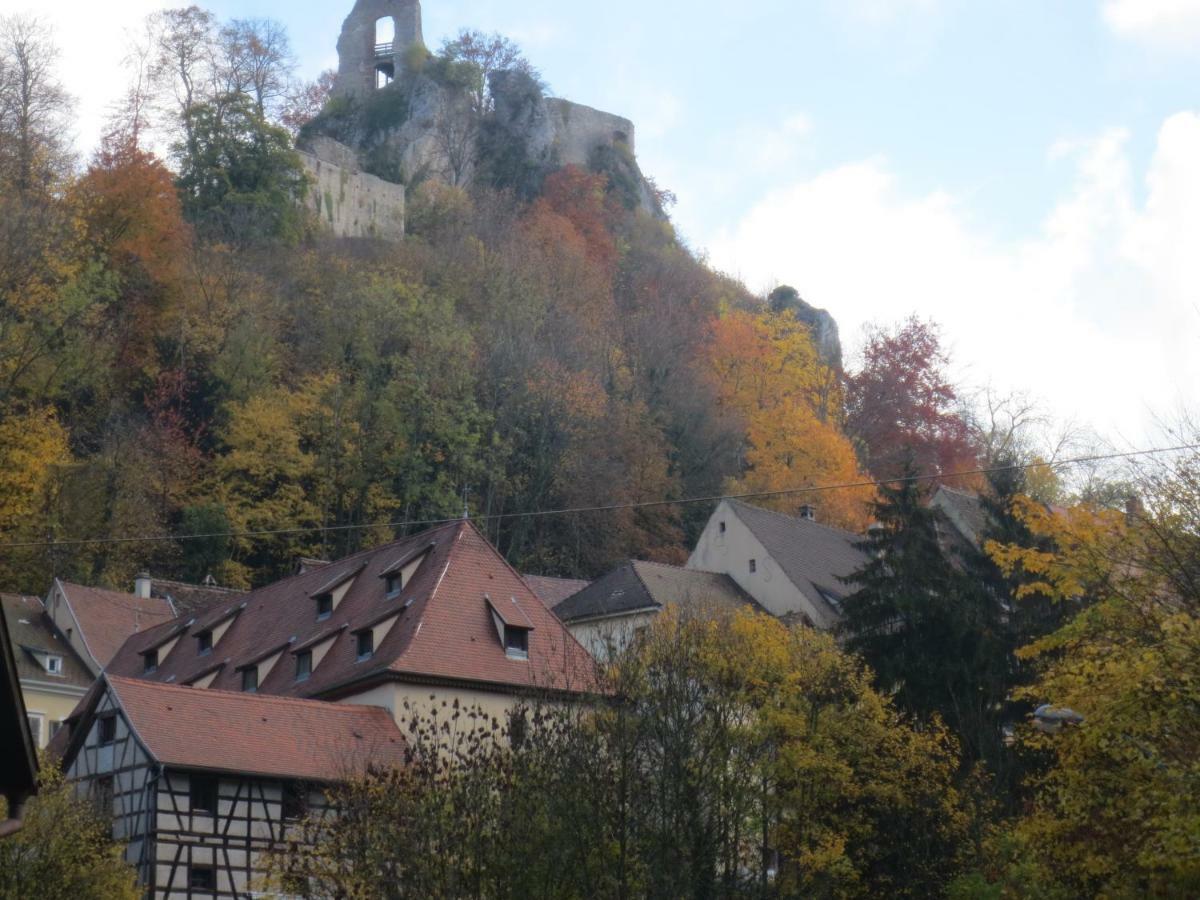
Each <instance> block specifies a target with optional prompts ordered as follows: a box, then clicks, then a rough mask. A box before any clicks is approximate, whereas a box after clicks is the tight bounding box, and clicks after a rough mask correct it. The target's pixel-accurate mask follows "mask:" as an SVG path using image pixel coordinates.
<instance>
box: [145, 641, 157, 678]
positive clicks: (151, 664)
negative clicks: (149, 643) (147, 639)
mask: <svg viewBox="0 0 1200 900" xmlns="http://www.w3.org/2000/svg"><path fill="white" fill-rule="evenodd" d="M157 671H158V648H157V647H155V648H154V649H153V650H147V651H146V652H145V653H143V654H142V674H143V675H149V674H151V673H153V672H157Z"/></svg>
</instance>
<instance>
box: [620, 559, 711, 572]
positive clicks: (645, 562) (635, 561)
mask: <svg viewBox="0 0 1200 900" xmlns="http://www.w3.org/2000/svg"><path fill="white" fill-rule="evenodd" d="M629 562H630V563H632V564H633V565H635V566H658V567H659V568H660V569H674V570H675V571H676V572H690V573H694V574H696V575H724V574H726V573H724V572H710V571H709V570H708V569H690V568H688V567H687V566H677V565H675V563H664V562H655V561H654V560H652V559H631V560H629Z"/></svg>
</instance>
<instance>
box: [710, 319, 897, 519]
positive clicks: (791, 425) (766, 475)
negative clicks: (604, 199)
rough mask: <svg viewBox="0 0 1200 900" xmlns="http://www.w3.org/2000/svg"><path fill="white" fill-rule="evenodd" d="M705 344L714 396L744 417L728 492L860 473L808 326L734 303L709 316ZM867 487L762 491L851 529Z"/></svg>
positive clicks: (858, 477) (779, 504)
mask: <svg viewBox="0 0 1200 900" xmlns="http://www.w3.org/2000/svg"><path fill="white" fill-rule="evenodd" d="M712 332H713V333H712V341H711V343H710V346H709V363H710V371H711V373H712V378H713V380H714V382H715V384H716V387H717V391H718V402H719V403H720V404H721V405H722V406H725V407H728V408H732V409H734V410H736V412H737V413H738V414H739V415H741V416H742V417H743V419H744V420H745V422H746V443H747V446H746V450H745V467H746V468H745V473H744V474H743V476H742V477H741V478H740V479H738V480H736V481H735V482H734V483H732V484H731V485H730V486H729V489H730V490H731V491H732V492H735V493H752V492H759V491H761V492H764V493H770V492H773V491H783V490H792V489H795V488H803V487H820V486H823V485H832V484H854V483H858V482H863V481H865V480H867V478H866V476H864V475H863V474H862V472H861V470H860V469H859V466H858V460H857V458H856V456H855V453H854V448H853V446H852V445H851V443H850V441H849V439H848V438H847V437H846V436H845V435H844V434H843V433H842V431H841V429H840V427H839V422H838V416H837V415H836V414H835V413H836V411H837V410H838V409H840V406H841V397H840V393H839V391H838V389H837V387H836V379H835V378H834V377H833V373H832V372H831V370H830V369H829V368H828V367H827V366H826V365H825V364H824V363H823V362H822V361H821V359H820V356H819V354H818V353H817V350H816V347H815V346H814V345H813V341H812V336H811V334H810V331H809V329H808V327H807V326H805V325H804V324H802V323H801V322H799V321H798V320H797V319H796V318H795V315H794V314H793V313H791V312H786V313H782V314H772V313H761V314H758V315H754V314H751V313H747V312H742V311H740V310H735V311H732V312H730V313H728V314H727V315H725V316H724V317H723V318H721V319H719V320H718V321H717V322H715V323H714V325H713V329H712ZM873 498H874V490H873V489H872V488H870V487H862V488H856V489H852V490H838V491H828V492H823V493H817V494H807V495H806V494H793V495H788V496H784V497H780V498H763V502H764V504H765V505H770V506H773V507H775V508H777V509H780V510H781V511H786V512H794V511H795V510H796V509H798V508H799V507H800V506H801V505H803V504H805V503H813V504H814V505H818V506H819V507H820V509H821V518H822V520H823V521H825V522H829V523H830V524H833V525H839V526H841V527H843V528H848V529H850V530H853V531H858V530H861V529H862V528H863V527H864V526H865V525H866V524H867V518H868V513H867V504H868V503H869V502H870V501H871V500H872V499H873Z"/></svg>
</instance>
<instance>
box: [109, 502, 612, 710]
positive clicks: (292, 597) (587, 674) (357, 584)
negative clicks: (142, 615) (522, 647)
mask: <svg viewBox="0 0 1200 900" xmlns="http://www.w3.org/2000/svg"><path fill="white" fill-rule="evenodd" d="M422 547H424V548H428V549H429V552H428V553H427V554H426V555H425V557H424V559H423V560H422V562H421V564H420V566H419V567H418V568H417V570H416V572H415V573H414V574H413V576H412V578H411V579H410V580H409V582H408V583H407V584H405V585H403V589H402V590H401V592H400V594H399V595H398V596H394V597H390V598H389V597H388V596H387V588H386V579H384V578H382V577H381V576H382V575H383V574H384V573H386V572H388V571H389V570H390V569H391V568H392V567H393V565H394V563H395V561H396V560H397V559H400V558H403V557H404V556H405V555H407V554H410V553H411V552H412V551H414V550H415V549H417V548H422ZM353 572H357V573H358V574H357V575H356V576H355V578H354V580H353V582H352V584H351V585H350V586H349V589H348V590H347V591H346V593H345V595H344V596H343V597H342V598H341V600H340V602H339V603H338V606H337V608H336V609H335V610H334V611H333V613H332V615H331V616H329V617H328V618H327V619H325V620H324V621H318V620H317V617H316V605H315V601H314V600H313V594H314V592H316V591H318V590H319V589H321V588H326V587H327V586H328V585H329V584H330V583H331V582H334V581H335V580H337V579H338V578H340V576H341V575H342V574H343V573H353ZM488 598H491V600H492V601H493V602H495V603H500V604H504V605H505V606H506V609H508V610H512V611H513V614H514V615H517V614H519V616H520V617H521V618H522V621H524V620H528V623H529V624H530V625H531V626H532V628H533V630H532V632H531V633H530V637H529V659H528V660H517V659H512V658H510V657H509V656H508V655H507V654H506V652H505V648H504V646H503V645H502V643H501V640H500V638H499V636H498V635H497V631H496V626H495V623H494V621H493V619H492V612H491V610H490V609H489V607H488ZM242 605H244V607H245V608H244V609H242V610H241V612H240V613H239V614H238V615H237V617H236V618H235V619H234V620H233V623H232V625H230V627H229V630H228V632H227V633H226V634H225V635H224V636H223V637H221V638H220V640H219V641H218V642H217V644H216V646H215V647H214V648H213V650H212V652H211V654H208V655H206V656H199V655H198V653H197V647H196V642H195V640H194V639H193V638H194V635H196V634H197V633H199V632H201V631H204V630H206V629H207V628H209V627H211V626H212V624H213V623H214V622H217V621H219V620H220V619H222V618H225V617H226V616H227V615H228V613H229V611H230V610H231V609H232V608H234V607H235V606H242ZM389 612H394V613H395V616H396V620H395V624H394V625H393V626H392V628H391V629H390V631H388V632H387V634H386V636H384V637H382V639H381V640H380V642H379V644H378V646H376V647H375V648H374V654H373V655H372V657H371V658H370V659H368V660H365V661H359V659H358V656H357V647H356V643H357V641H356V638H355V633H356V632H357V631H359V630H362V629H366V628H370V627H372V626H374V625H376V624H378V623H380V621H381V619H383V620H386V617H387V614H388V613H389ZM170 628H171V626H169V625H168V626H159V627H158V628H155V629H152V630H151V631H150V632H148V633H146V634H143V635H138V636H137V637H135V638H133V639H131V640H129V641H128V643H127V644H126V645H125V647H124V648H123V649H122V650H121V653H120V654H119V655H118V657H117V658H116V659H115V660H114V661H113V663H112V665H111V667H110V669H111V671H112V672H113V673H115V674H118V675H130V676H141V675H142V671H143V668H144V667H143V665H142V660H141V658H140V653H141V651H143V650H145V649H148V648H150V647H153V646H155V645H156V644H158V643H161V641H162V638H163V636H164V635H165V634H167V633H168V632H169V631H170ZM322 635H324V636H325V639H329V638H332V641H333V643H332V646H331V647H330V648H329V650H328V652H327V653H326V654H325V656H324V658H323V659H322V660H321V661H320V662H319V664H318V665H316V666H315V667H314V669H313V671H312V674H311V676H310V677H309V678H308V679H307V680H305V681H302V682H297V681H296V680H295V671H296V667H295V662H294V659H293V658H292V657H293V655H294V653H295V651H296V650H299V649H301V648H303V647H306V646H311V645H312V644H313V643H314V639H315V638H318V637H320V636H322ZM315 642H316V643H318V644H319V643H322V641H320V640H317V641H315ZM282 644H288V645H289V646H290V648H291V649H290V650H285V651H284V653H283V656H282V658H281V659H280V660H279V662H278V663H276V664H275V666H274V667H273V668H272V669H271V670H270V672H265V671H264V672H263V673H262V674H261V675H260V680H259V687H258V689H259V692H260V693H270V694H286V695H292V696H304V697H323V696H330V695H333V696H341V695H344V694H346V693H351V692H353V691H355V690H359V689H365V688H366V687H367V686H368V685H370V684H373V683H378V682H380V681H385V680H396V679H399V680H406V681H414V680H416V681H423V680H428V679H434V680H438V681H443V682H446V681H449V682H456V683H469V684H472V685H478V686H480V687H483V688H487V689H492V690H499V691H503V692H509V691H513V690H536V689H549V690H555V691H581V690H589V689H591V688H592V687H593V686H594V683H595V669H594V664H593V662H592V660H591V657H590V656H589V655H588V654H587V651H586V650H584V649H583V647H582V646H580V644H579V643H578V642H577V641H576V640H575V638H573V637H572V636H571V634H570V633H569V632H568V631H567V630H566V628H565V627H564V626H563V625H562V624H561V623H560V622H559V621H558V619H556V618H555V617H554V615H553V614H552V613H551V612H550V611H549V610H547V609H546V607H545V606H544V605H543V604H542V602H541V601H540V600H539V599H538V598H537V596H536V595H535V594H534V592H533V590H532V589H531V588H530V587H529V585H528V584H526V583H525V581H524V580H522V578H521V576H520V575H518V574H517V573H516V572H515V571H514V570H513V569H512V567H510V566H509V565H508V564H507V562H505V560H504V558H503V557H502V556H500V554H499V553H498V552H497V551H496V550H495V548H493V547H492V546H491V545H490V544H489V543H488V542H487V541H486V540H485V539H484V537H483V536H482V535H481V534H480V533H479V532H478V531H477V530H476V529H475V528H474V526H472V525H471V524H470V523H468V522H459V523H454V524H451V525H445V526H442V527H440V528H436V529H434V530H432V531H428V532H425V533H423V534H418V535H414V536H412V537H409V538H406V539H404V540H401V541H397V542H395V543H393V544H388V545H386V546H383V547H378V548H375V549H372V550H368V551H364V552H362V553H359V554H356V555H355V556H352V557H350V558H348V559H344V560H341V561H339V562H334V563H331V564H330V565H328V566H324V567H322V568H319V569H314V570H312V571H309V572H305V573H302V574H299V575H295V576H292V577H291V578H287V579H284V580H283V581H279V582H276V583H274V584H271V585H268V586H266V587H263V588H261V589H259V590H257V591H253V592H251V593H249V594H246V595H244V596H242V597H239V598H238V600H237V602H236V604H234V603H231V604H225V605H222V606H220V607H217V608H214V609H213V610H211V611H210V612H209V613H207V614H205V615H203V616H200V617H198V618H197V620H196V622H195V623H194V624H192V625H191V627H190V628H189V629H188V634H187V636H185V637H182V638H181V639H180V640H179V641H178V643H176V644H175V646H174V647H173V649H172V650H171V651H170V652H169V653H167V654H166V655H165V656H164V657H163V658H161V659H159V661H158V668H157V670H156V672H155V673H153V674H152V675H151V676H149V677H150V678H151V679H152V680H156V681H174V682H176V683H185V682H187V681H189V680H191V679H193V678H195V677H196V675H197V673H199V672H200V671H201V670H203V669H211V667H212V666H213V664H214V663H220V662H223V661H228V662H229V665H226V666H225V667H224V668H222V670H221V671H220V672H219V673H218V674H217V676H216V678H215V679H214V680H213V682H212V685H211V687H212V688H217V689H221V688H225V689H229V690H237V689H239V688H240V686H241V681H240V675H239V674H238V672H237V668H238V667H239V666H243V665H245V664H247V663H249V662H251V661H253V660H255V659H257V658H259V657H261V654H262V652H263V650H264V649H265V648H269V647H275V646H280V645H282Z"/></svg>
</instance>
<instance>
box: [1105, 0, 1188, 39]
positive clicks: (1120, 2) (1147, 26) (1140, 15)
mask: <svg viewBox="0 0 1200 900" xmlns="http://www.w3.org/2000/svg"><path fill="white" fill-rule="evenodd" d="M1104 21H1105V22H1106V23H1107V24H1108V27H1109V28H1111V29H1112V30H1113V31H1114V32H1115V33H1117V34H1118V35H1121V36H1122V37H1127V38H1132V39H1134V40H1139V41H1142V42H1145V43H1148V44H1154V45H1158V46H1176V47H1186V46H1195V44H1196V43H1197V42H1200V0H1107V2H1106V3H1105V4H1104Z"/></svg>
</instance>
